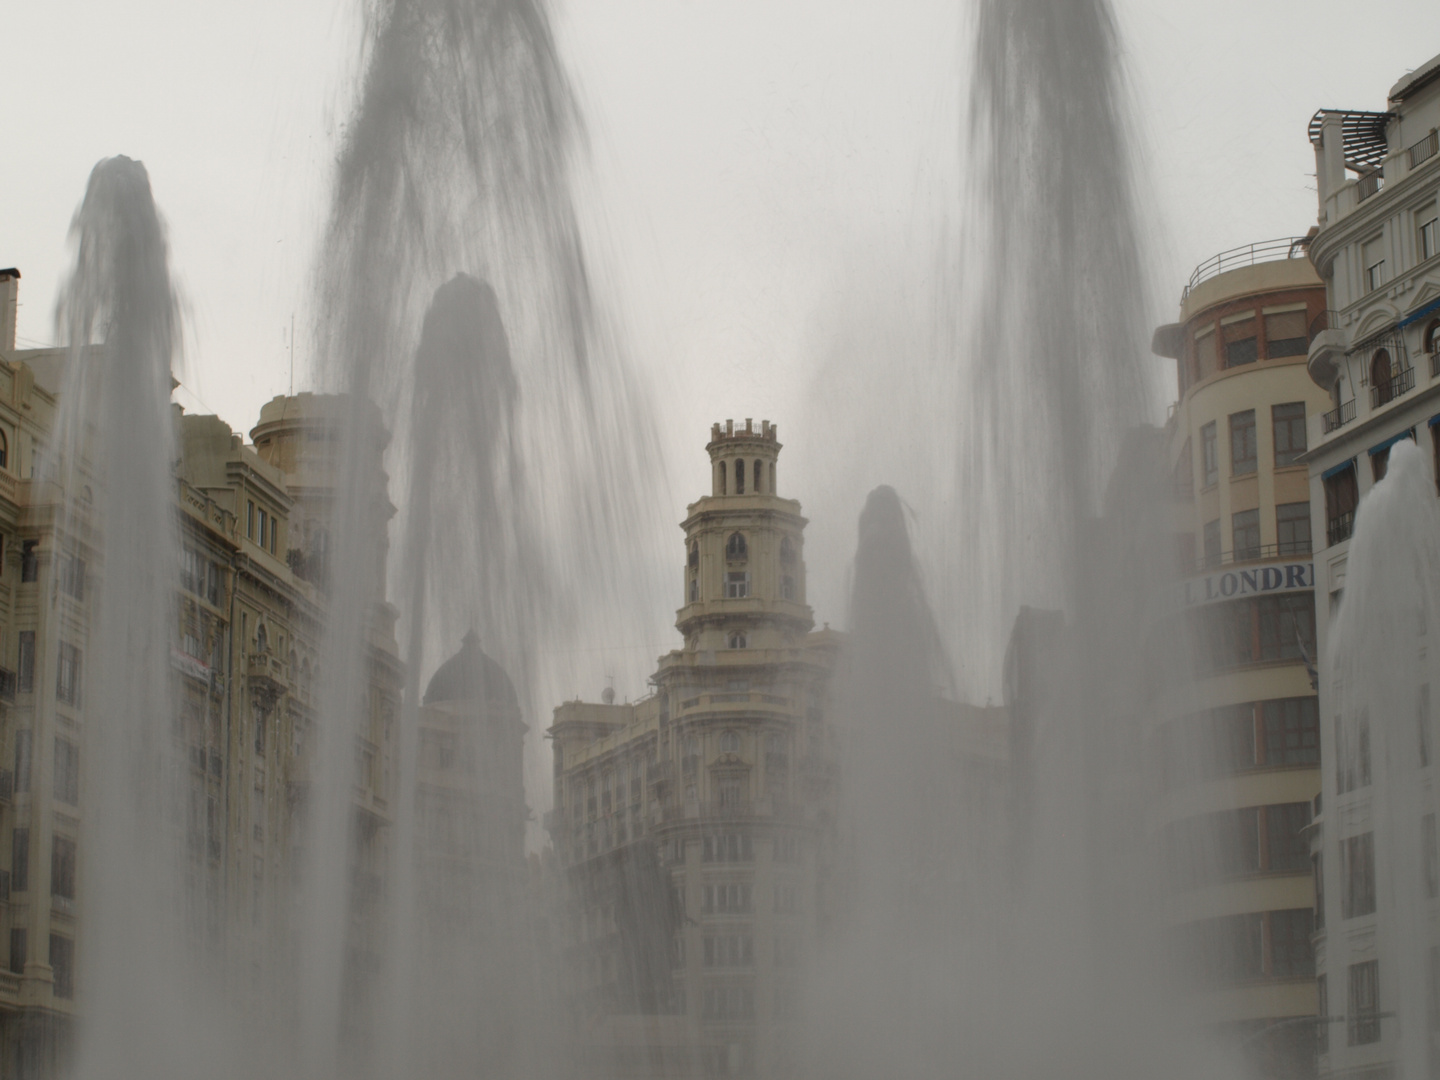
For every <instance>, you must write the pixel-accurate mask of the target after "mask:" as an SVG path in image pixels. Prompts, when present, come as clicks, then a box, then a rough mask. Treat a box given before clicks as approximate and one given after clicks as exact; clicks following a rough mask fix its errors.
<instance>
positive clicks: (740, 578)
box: [725, 570, 750, 600]
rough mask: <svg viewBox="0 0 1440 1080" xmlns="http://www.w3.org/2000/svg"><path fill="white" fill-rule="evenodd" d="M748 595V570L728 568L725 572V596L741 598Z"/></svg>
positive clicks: (734, 598) (735, 598) (730, 598)
mask: <svg viewBox="0 0 1440 1080" xmlns="http://www.w3.org/2000/svg"><path fill="white" fill-rule="evenodd" d="M749 595H750V571H749V570H730V571H728V572H727V573H726V574H725V598H726V599H727V600H743V599H744V598H745V597H747V596H749Z"/></svg>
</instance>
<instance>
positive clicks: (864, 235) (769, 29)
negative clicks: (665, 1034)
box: [0, 0, 1440, 618]
mask: <svg viewBox="0 0 1440 1080" xmlns="http://www.w3.org/2000/svg"><path fill="white" fill-rule="evenodd" d="M358 7H359V4H358V3H351V2H339V0H309V2H296V0H283V2H282V0H246V2H244V3H239V2H232V0H206V2H204V3H198V4H197V3H195V2H193V0H184V2H182V0H128V2H127V3H124V4H118V3H115V2H114V0H45V2H43V3H42V2H35V0H32V2H29V3H13V4H10V5H8V6H7V10H6V13H5V16H4V23H3V25H4V33H3V35H0V67H3V70H4V71H5V73H6V80H5V92H4V98H5V105H4V108H3V112H0V115H3V117H4V120H3V123H4V134H3V138H0V148H3V150H0V161H3V162H4V168H3V169H0V266H10V265H14V266H18V267H19V268H20V270H21V272H22V274H23V275H24V276H23V281H22V291H21V303H22V306H21V309H20V319H19V334H20V343H19V344H20V346H21V347H28V346H34V345H38V344H48V343H50V342H51V340H52V336H53V330H52V317H53V315H52V313H53V311H54V305H55V297H56V288H57V285H58V282H59V281H60V279H61V277H62V275H63V272H64V269H65V266H66V264H67V260H68V258H69V250H68V247H67V243H66V233H67V228H68V225H69V221H70V217H71V214H72V213H73V211H74V209H75V206H76V204H77V203H78V201H79V199H80V196H81V194H82V191H83V187H84V183H85V179H86V177H87V175H88V173H89V170H90V168H91V166H93V164H94V163H95V161H96V160H97V159H99V158H101V157H104V156H108V155H111V154H117V153H124V154H128V155H130V156H131V157H135V158H138V159H140V160H142V161H143V162H144V163H145V164H146V166H147V167H148V169H149V172H150V177H151V181H152V184H153V187H154V190H155V195H156V199H157V202H158V203H159V206H160V209H161V212H162V213H163V215H164V216H165V218H166V220H167V221H168V223H169V227H170V239H171V245H172V266H173V267H174V270H175V273H176V276H177V278H178V280H179V282H180V285H181V288H182V291H183V295H184V298H185V300H186V303H187V305H188V325H189V342H188V347H187V351H188V354H189V356H188V362H189V369H188V371H187V373H186V376H185V382H186V387H185V389H184V390H183V391H182V392H181V395H180V400H181V401H182V402H183V403H184V404H185V405H186V406H187V408H190V409H191V410H200V411H214V412H217V413H219V414H220V415H221V416H222V417H223V418H225V419H226V420H227V421H229V422H230V423H231V424H232V425H233V426H235V427H237V428H239V429H242V430H248V429H249V427H250V426H251V425H252V424H253V423H254V421H255V418H256V416H257V413H258V411H259V408H260V406H261V404H263V403H264V402H265V401H267V400H268V399H269V398H270V397H272V396H273V395H275V394H278V393H284V392H286V391H287V389H288V388H289V385H290V379H291V369H290V351H289V344H288V333H289V324H290V320H291V317H292V315H294V316H295V317H296V318H297V319H299V320H300V323H301V325H302V327H303V323H304V318H305V295H306V288H305V285H306V280H307V274H308V272H309V269H310V266H311V258H312V252H313V249H314V243H315V240H316V237H317V235H318V232H319V228H320V224H321V222H322V220H323V214H324V207H325V192H326V186H327V183H328V179H329V164H330V162H331V160H332V159H333V156H334V152H335V146H336V133H337V131H338V129H339V127H340V125H341V123H343V119H344V116H345V115H346V113H347V110H348V104H349V94H350V86H351V83H352V80H353V77H354V73H355V67H356V60H357V54H358ZM1118 13H1119V19H1120V22H1121V26H1122V31H1123V34H1124V38H1125V43H1126V55H1127V60H1128V64H1129V75H1130V78H1131V82H1132V86H1133V89H1134V99H1135V104H1136V106H1137V116H1136V123H1137V126H1138V131H1139V136H1140V137H1139V144H1140V151H1141V155H1140V156H1141V158H1142V162H1143V167H1142V172H1141V186H1142V190H1143V191H1145V192H1146V193H1147V194H1148V198H1149V200H1150V204H1151V210H1152V217H1153V222H1154V229H1153V236H1152V241H1153V253H1152V254H1153V257H1154V262H1155V265H1156V267H1157V280H1156V282H1155V292H1156V294H1157V295H1158V296H1160V297H1161V298H1163V299H1164V306H1163V309H1162V310H1159V311H1157V313H1156V317H1157V318H1170V317H1173V312H1174V305H1175V304H1176V303H1178V299H1179V294H1180V289H1181V287H1182V286H1183V285H1184V282H1185V278H1186V277H1187V276H1188V274H1189V271H1190V269H1191V267H1192V266H1193V265H1194V264H1195V263H1197V262H1199V261H1201V260H1203V259H1205V258H1206V257H1208V256H1209V255H1211V254H1213V253H1215V252H1217V251H1219V250H1221V249H1224V248H1229V247H1232V246H1235V245H1238V244H1243V243H1248V242H1250V241H1254V240H1264V239H1269V238H1273V237H1279V236H1288V235H1296V234H1302V233H1304V232H1305V231H1306V229H1307V228H1308V227H1309V226H1310V225H1311V224H1312V223H1313V222H1314V219H1315V195H1314V181H1313V177H1312V175H1311V174H1312V173H1313V170H1314V161H1313V155H1312V153H1311V150H1310V146H1309V144H1308V142H1307V141H1306V137H1305V126H1306V122H1307V121H1308V119H1309V117H1310V115H1311V114H1312V113H1313V112H1314V111H1315V109H1316V108H1318V107H1321V106H1327V107H1348V108H1360V109H1381V108H1383V107H1384V102H1385V95H1386V91H1387V90H1388V89H1389V87H1390V86H1391V85H1392V84H1393V83H1394V82H1395V81H1396V80H1397V79H1398V78H1400V77H1401V76H1402V75H1403V74H1404V73H1405V72H1406V71H1407V70H1410V69H1412V68H1414V67H1417V66H1419V65H1420V64H1421V63H1423V62H1424V61H1426V60H1427V59H1429V58H1430V57H1431V56H1433V55H1435V54H1436V53H1437V52H1440V4H1437V3H1436V2H1435V0H1373V2H1371V3H1368V4H1357V3H1355V2H1354V0H1304V2H1300V0H1285V2H1278V0H1248V2H1240V0H1119V2H1118ZM555 23H556V31H557V36H558V37H559V40H560V44H561V48H562V50H563V52H564V54H565V56H566V58H567V60H568V63H569V65H570V68H571V71H572V74H573V77H574V80H575V83H576V87H577V90H578V92H579V96H580V99H581V102H582V106H583V108H584V111H585V114H586V117H587V122H588V127H589V132H590V151H591V155H590V159H591V166H590V175H589V178H588V180H587V183H586V187H585V190H584V192H583V193H582V196H583V197H582V203H583V207H584V209H585V212H586V214H587V220H588V221H589V222H590V225H591V229H592V232H593V234H594V236H595V238H596V247H595V250H594V251H593V253H592V254H593V258H594V262H595V268H596V274H597V278H598V279H599V280H600V281H601V283H602V285H603V294H604V295H605V297H606V299H607V300H608V301H609V302H610V303H611V304H612V306H613V309H614V315H615V317H616V319H617V320H618V322H619V323H620V325H621V326H622V328H623V329H624V331H625V334H626V338H627V341H628V343H629V347H630V350H631V352H632V353H633V355H634V358H635V363H636V364H637V365H638V366H639V367H640V368H641V369H642V370H643V371H644V372H646V373H647V377H648V378H649V380H650V381H651V382H652V383H653V385H654V386H655V387H656V389H657V398H658V400H659V401H660V402H661V404H662V406H663V407H664V416H663V418H662V432H663V437H664V439H665V441H666V446H667V450H668V452H669V456H670V459H671V463H672V483H673V484H674V485H675V489H676V491H677V492H678V493H679V495H680V496H681V498H682V499H684V500H688V499H689V498H693V497H694V495H695V494H697V493H698V491H699V488H700V486H701V484H702V483H704V481H705V477H706V476H707V472H706V463H705V459H704V456H703V453H702V452H701V447H702V445H703V442H704V440H705V438H706V435H707V432H708V426H709V423H710V421H712V420H715V419H723V418H724V417H727V416H736V417H744V416H754V417H756V418H757V419H759V418H760V417H762V416H764V417H769V418H770V419H773V420H776V421H778V422H780V423H781V424H782V433H784V432H786V431H787V430H788V431H789V432H790V433H791V434H792V435H793V434H794V432H795V423H794V421H795V418H797V417H798V416H800V415H802V413H803V411H804V410H803V408H802V402H801V400H800V399H801V398H802V397H803V396H804V394H805V388H806V386H807V380H808V379H809V378H810V377H811V375H812V374H813V371H814V366H815V365H814V359H815V358H814V357H812V356H809V355H807V351H808V350H809V348H810V347H811V344H812V342H813V341H814V330H815V324H816V320H817V319H823V317H824V313H825V312H826V311H827V310H832V309H833V305H834V303H835V298H836V295H837V290H839V289H840V288H841V283H842V282H849V287H851V288H853V285H854V281H855V280H856V278H857V274H858V275H859V277H860V278H861V279H863V276H864V273H866V272H869V273H874V274H877V275H878V274H883V273H884V267H885V264H886V259H887V258H890V257H892V256H893V253H894V252H898V251H902V250H907V249H909V250H913V249H914V247H915V244H916V242H917V238H920V239H921V240H923V238H924V236H925V235H926V233H927V231H928V230H929V229H930V228H931V227H932V224H933V223H934V222H936V221H938V220H939V219H940V218H941V217H942V216H945V215H949V216H952V217H953V216H955V214H956V213H957V210H956V208H955V207H954V206H947V205H944V203H945V200H946V198H947V192H951V191H953V185H951V184H948V183H947V180H953V178H954V175H953V174H954V173H955V172H956V170H957V167H958V166H957V162H963V148H961V147H959V146H958V145H957V141H958V136H959V132H960V125H959V117H960V115H961V107H960V104H959V103H960V101H961V100H962V95H963V88H964V85H965V82H966V80H967V78H968V72H967V67H968V64H967V60H968V52H969V48H970V45H969V40H968V31H969V23H970V7H969V5H968V4H965V3H954V2H939V0H889V2H885V3H876V2H873V0H872V2H868V3H859V2H855V0H824V2H797V0H765V2H758V0H726V2H719V0H705V2H700V0H689V2H677V0H652V2H639V0H567V2H566V3H564V4H563V5H561V6H560V7H559V8H557V10H556V15H555ZM857 264H864V265H857ZM297 338H298V341H299V343H300V345H301V346H302V347H301V348H299V349H298V350H297V354H296V357H295V385H296V388H297V389H303V388H304V387H305V381H306V379H305V372H306V363H307V359H308V358H307V357H306V356H305V355H304V350H303V344H304V343H305V342H306V341H307V340H308V339H307V337H306V335H305V334H304V332H303V330H302V332H301V333H299V334H297ZM787 424H788V425H789V426H788V428H787V426H786V425H787ZM792 445H793V444H792ZM794 494H797V495H799V496H800V497H801V498H802V499H804V498H806V497H807V493H806V492H803V491H801V492H794ZM680 510H681V507H680V506H679V505H678V503H677V506H676V515H675V516H676V519H677V520H678V517H679V513H680ZM851 528H853V525H852V526H847V529H851ZM828 606H829V607H831V608H832V609H833V607H834V606H835V604H834V602H833V600H832V601H828ZM823 607H824V605H822V610H821V611H820V613H819V614H820V615H821V617H823V618H838V613H837V612H836V611H834V610H828V611H827V610H823Z"/></svg>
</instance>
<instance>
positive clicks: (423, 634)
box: [387, 274, 544, 1077]
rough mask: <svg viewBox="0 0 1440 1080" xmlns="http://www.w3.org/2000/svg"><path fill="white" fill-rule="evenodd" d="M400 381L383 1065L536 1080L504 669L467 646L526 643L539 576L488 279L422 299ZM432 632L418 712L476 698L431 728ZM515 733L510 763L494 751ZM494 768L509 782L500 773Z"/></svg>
mask: <svg viewBox="0 0 1440 1080" xmlns="http://www.w3.org/2000/svg"><path fill="white" fill-rule="evenodd" d="M415 380H416V384H415V389H414V396H413V398H412V406H411V407H412V410H413V412H414V415H413V417H412V419H411V425H410V430H411V431H412V432H413V433H414V445H413V447H412V454H411V456H410V475H409V483H408V487H407V493H408V498H407V501H406V507H405V522H404V527H403V537H404V539H403V544H402V553H403V558H402V560H401V566H402V568H403V569H402V574H401V577H402V581H401V587H402V594H403V595H404V596H405V597H406V599H407V608H406V610H407V615H408V619H407V625H408V641H407V643H406V653H405V655H406V665H407V685H406V695H405V701H406V706H405V714H404V727H403V736H402V744H401V784H400V793H399V800H398V802H399V807H398V815H397V817H398V831H399V836H400V842H399V844H398V845H397V851H396V853H395V858H394V868H395V876H396V883H397V892H398V897H397V900H398V911H397V920H396V931H397V932H396V936H395V941H394V950H395V955H396V956H397V958H398V977H397V979H396V980H395V987H396V994H395V995H394V1000H393V1002H392V1004H391V1006H390V1008H389V1009H388V1010H387V1015H388V1017H389V1019H390V1022H391V1024H392V1025H393V1027H394V1030H393V1032H392V1034H391V1036H390V1038H391V1044H390V1046H389V1048H388V1050H389V1053H390V1054H391V1055H392V1057H391V1060H392V1062H393V1064H392V1066H391V1067H392V1070H393V1071H394V1074H395V1075H401V1074H402V1073H403V1072H405V1071H407V1070H415V1071H419V1072H422V1073H423V1074H424V1075H426V1076H432V1077H443V1076H452V1075H453V1076H457V1077H458V1076H466V1075H472V1074H473V1070H474V1064H475V1063H476V1062H479V1061H485V1062H487V1064H488V1067H489V1068H490V1069H491V1070H492V1072H493V1073H494V1074H495V1075H500V1076H512V1075H513V1076H521V1075H524V1076H538V1075H541V1071H540V1063H539V1061H538V1060H537V1054H536V1051H537V1047H536V1045H535V1044H534V1041H533V1040H527V1038H526V1032H527V1026H526V1025H527V1022H528V1021H529V1020H530V1019H531V1018H532V1017H533V1016H534V1015H535V1013H536V1012H537V1011H538V1010H539V1008H540V1003H539V1002H538V1001H536V1000H535V998H534V993H533V991H534V987H535V979H534V977H533V975H534V973H533V971H532V967H533V965H534V964H535V963H536V960H537V957H536V954H535V952H534V950H533V948H532V947H531V943H530V942H529V941H527V935H526V919H525V915H524V910H523V904H522V895H521V894H522V890H523V887H524V882H523V880H522V876H523V873H524V869H525V865H524V861H523V854H522V850H521V844H522V843H523V830H524V824H523V819H519V818H515V819H513V820H512V818H513V813H512V810H513V807H511V806H507V805H505V800H504V797H503V795H500V793H501V792H505V791H507V790H509V789H510V785H513V789H514V791H515V792H516V795H515V796H514V797H513V798H512V799H511V800H509V801H510V802H512V803H516V804H518V806H519V808H520V810H521V812H522V813H523V809H524V807H523V802H524V799H523V791H521V777H520V775H519V772H518V768H519V764H520V763H519V755H518V748H519V741H520V739H521V732H523V729H524V725H523V723H522V721H521V719H520V718H519V716H518V715H511V714H510V703H511V700H512V698H513V693H514V691H513V684H512V683H511V680H510V676H509V675H507V674H506V673H505V672H504V671H503V670H501V669H500V668H499V666H498V665H496V664H495V663H494V661H493V660H491V659H490V658H489V657H487V656H485V655H484V653H483V652H481V644H482V643H483V641H485V640H501V641H507V640H508V641H517V640H518V641H528V640H531V636H532V634H531V630H530V625H531V620H532V619H533V618H534V613H535V612H536V611H537V610H538V609H539V607H540V606H541V605H542V604H543V603H544V599H543V596H542V595H541V594H540V592H539V590H540V588H541V587H542V586H543V582H542V581H541V580H540V579H539V577H538V575H537V574H535V573H534V572H533V569H532V568H531V566H530V560H532V559H533V558H534V556H535V546H534V542H533V539H532V538H533V533H534V529H533V523H532V522H530V521H529V520H528V518H527V517H526V514H525V509H526V503H525V501H524V500H523V498H521V497H520V495H521V493H522V484H523V478H522V475H521V472H520V467H519V462H518V461H517V460H516V458H515V453H514V450H515V447H514V429H513V414H514V410H515V406H516V379H515V372H514V368H513V366H512V363H511V359H510V349H509V343H508V341H507V339H506V335H505V328H504V325H503V323H502V321H501V319H500V313H499V309H498V305H497V302H496V299H495V293H494V290H492V289H491V288H490V287H489V286H488V285H486V284H485V283H483V282H480V281H477V280H475V279H474V278H472V277H469V276H467V275H464V274H460V275H456V277H454V278H453V279H451V281H449V282H448V283H446V284H445V285H443V286H441V288H440V289H438V290H437V291H436V294H435V299H434V302H433V303H432V304H431V306H430V310H429V311H428V312H427V313H426V317H425V324H424V328H423V330H422V332H421V337H420V347H419V350H418V353H417V356H416V362H415ZM432 626H433V627H436V628H438V631H439V635H440V638H441V640H442V641H447V642H449V641H454V640H456V639H457V638H459V637H460V636H461V634H462V632H463V633H464V635H465V637H464V643H463V646H462V649H461V652H460V653H459V654H457V656H456V657H454V658H452V659H451V660H449V661H447V662H446V665H444V667H442V669H441V671H440V672H438V673H437V674H436V676H435V678H434V679H433V680H432V681H431V683H430V685H429V686H428V687H427V688H426V693H425V696H424V699H423V706H430V707H432V708H435V709H438V708H440V707H441V705H442V700H443V701H448V700H449V695H451V694H458V695H473V696H467V697H462V698H460V699H458V701H460V702H462V703H460V704H458V708H459V709H460V712H461V713H462V714H463V715H461V716H460V717H458V718H457V720H456V722H454V723H451V722H448V721H446V722H444V730H431V729H430V728H429V727H425V728H423V729H422V722H421V715H422V698H421V694H420V687H421V681H422V680H421V672H422V671H423V670H428V668H427V667H426V659H427V655H426V653H427V650H426V645H427V629H429V628H430V627H432ZM476 629H479V630H480V631H481V633H480V634H479V635H477V634H476V633H475V630H476ZM521 659H522V661H524V663H523V664H522V665H521V666H520V667H518V668H517V669H516V670H515V671H513V672H512V673H511V674H512V675H519V676H520V677H521V678H522V680H523V679H525V678H526V677H527V676H528V675H529V668H528V662H529V661H530V660H531V658H530V657H522V658H521ZM452 669H453V672H454V673H457V674H458V680H459V683H460V684H462V685H461V686H460V687H459V688H458V689H456V690H447V689H446V688H445V687H444V686H441V685H440V684H441V683H448V682H449V681H451V680H452V678H455V677H456V676H455V675H452V674H447V672H450V671H452ZM516 712H518V709H517V710H516ZM431 718H432V721H433V716H432V717H431ZM512 737H513V739H514V744H515V747H516V749H517V754H516V756H515V759H514V760H513V761H512V760H510V759H509V758H508V755H506V754H505V753H504V747H505V745H506V744H508V743H509V741H510V739H511V738H512ZM422 742H425V743H426V745H423V746H422ZM507 767H513V768H514V769H516V772H515V775H513V776H510V777H506V776H505V775H504V773H505V771H506V769H507ZM422 770H423V771H425V772H426V774H427V780H426V782H424V783H420V782H419V780H418V775H417V774H418V773H419V772H420V771H422Z"/></svg>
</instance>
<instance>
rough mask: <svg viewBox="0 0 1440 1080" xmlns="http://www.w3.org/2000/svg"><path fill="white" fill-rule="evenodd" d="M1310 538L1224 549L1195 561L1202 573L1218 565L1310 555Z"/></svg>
mask: <svg viewBox="0 0 1440 1080" xmlns="http://www.w3.org/2000/svg"><path fill="white" fill-rule="evenodd" d="M1310 551H1311V545H1310V541H1309V539H1308V538H1307V539H1305V540H1287V541H1286V542H1285V543H1283V544H1255V545H1253V546H1251V547H1242V548H1237V549H1235V550H1234V551H1222V552H1219V553H1218V554H1214V555H1202V556H1201V557H1200V558H1199V559H1197V560H1196V561H1195V566H1196V569H1198V570H1199V571H1200V572H1201V573H1204V572H1205V571H1206V570H1214V569H1215V568H1216V567H1217V566H1233V565H1234V564H1236V563H1248V562H1266V561H1269V560H1273V559H1291V558H1298V557H1301V556H1305V555H1309V554H1310Z"/></svg>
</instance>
